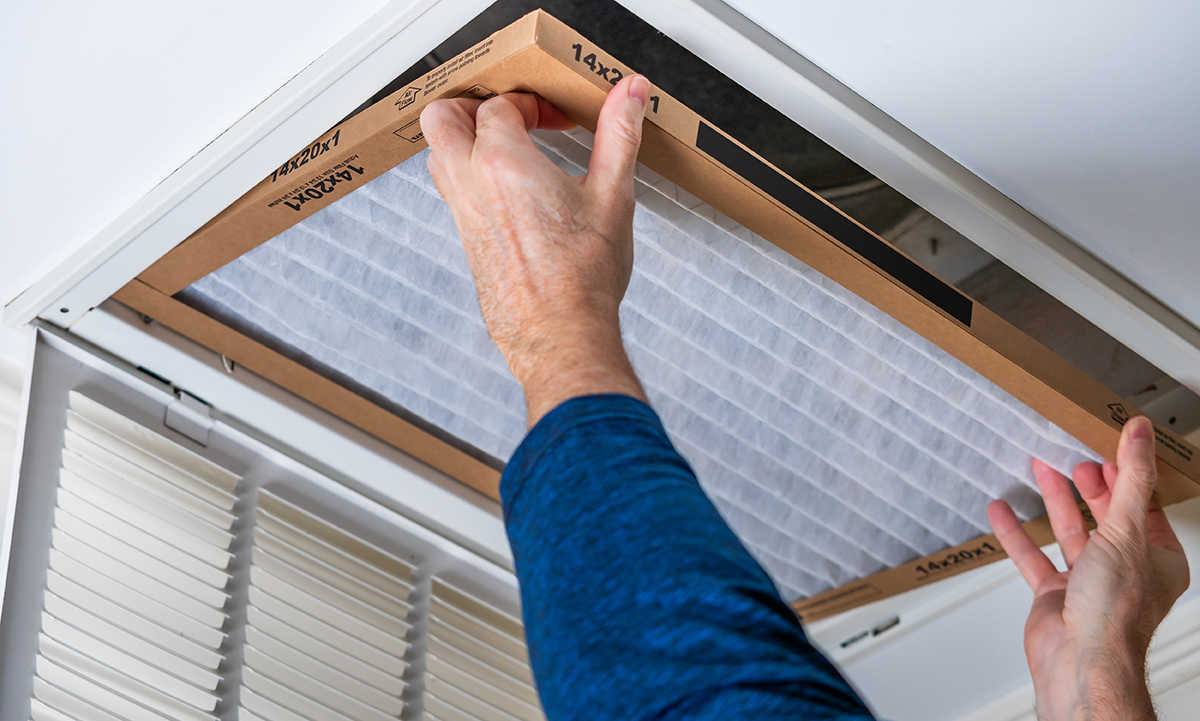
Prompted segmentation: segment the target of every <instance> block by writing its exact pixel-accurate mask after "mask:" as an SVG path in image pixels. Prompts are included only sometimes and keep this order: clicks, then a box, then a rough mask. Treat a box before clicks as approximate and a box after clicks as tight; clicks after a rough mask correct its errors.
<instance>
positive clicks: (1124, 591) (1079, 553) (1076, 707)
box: [988, 416, 1188, 721]
mask: <svg viewBox="0 0 1200 721" xmlns="http://www.w3.org/2000/svg"><path fill="white" fill-rule="evenodd" d="M1033 470H1034V475H1035V476H1036V478H1037V482H1038V488H1040V489H1041V492H1042V497H1043V498H1044V499H1045V502H1046V513H1047V515H1048V516H1049V517H1050V525H1051V527H1052V528H1053V529H1054V536H1055V538H1056V539H1058V545H1059V548H1061V549H1062V553H1063V559H1064V560H1065V561H1066V564H1067V570H1066V571H1059V570H1058V569H1057V568H1055V567H1054V564H1053V563H1051V562H1050V559H1049V558H1047V557H1046V554H1044V553H1042V550H1041V549H1040V548H1038V547H1037V546H1036V545H1035V544H1034V543H1033V541H1032V540H1031V539H1030V538H1029V535H1028V534H1027V533H1025V529H1024V528H1023V527H1022V526H1021V524H1020V521H1018V520H1017V517H1016V515H1015V514H1014V513H1013V511H1012V508H1011V507H1009V505H1008V504H1007V503H1005V502H1004V501H993V502H992V504H991V505H990V506H988V520H990V521H991V524H992V528H993V529H994V530H995V532H996V536H997V537H998V538H999V539H1000V542H1001V544H1003V546H1004V550H1005V551H1007V552H1008V555H1009V556H1010V557H1011V558H1012V560H1013V562H1014V563H1016V565H1017V568H1018V569H1019V570H1020V571H1021V575H1022V576H1024V577H1025V581H1026V583H1028V584H1029V587H1030V588H1032V589H1033V608H1032V609H1030V612H1029V619H1028V621H1027V622H1026V624H1025V655H1026V657H1027V659H1028V661H1029V670H1030V673H1031V675H1032V676H1033V686H1034V693H1035V696H1036V698H1037V713H1038V718H1039V719H1042V720H1043V721H1050V720H1054V721H1057V720H1059V719H1062V720H1063V721H1066V720H1067V719H1080V718H1087V719H1093V720H1095V721H1109V720H1111V721H1117V720H1118V719H1119V720H1120V721H1131V720H1133V719H1137V720H1138V721H1142V720H1143V719H1147V720H1148V719H1153V718H1154V710H1153V706H1152V704H1151V702H1150V694H1149V691H1148V690H1147V688H1146V668H1145V664H1146V653H1147V651H1148V649H1149V647H1150V639H1151V637H1152V636H1153V635H1154V631H1155V629H1156V628H1157V627H1158V625H1159V624H1160V623H1161V622H1162V620H1163V619H1164V618H1165V617H1166V615H1167V613H1168V612H1169V611H1170V610H1171V606H1172V605H1173V604H1174V603H1175V601H1176V600H1177V599H1178V598H1179V596H1180V595H1181V594H1182V593H1183V592H1184V590H1185V589H1187V587H1188V562H1187V558H1186V556H1185V555H1184V552H1183V546H1182V545H1180V543H1179V539H1178V538H1176V536H1175V532H1174V531H1173V530H1172V529H1171V524H1170V523H1169V522H1168V521H1167V516H1166V514H1165V513H1164V512H1163V510H1162V508H1161V507H1159V505H1158V504H1157V503H1156V502H1155V501H1154V500H1153V498H1152V494H1153V493H1154V483H1155V480H1156V477H1157V475H1156V474H1157V470H1156V467H1155V454H1154V429H1153V427H1152V425H1151V423H1150V421H1149V420H1147V419H1146V418H1145V417H1142V416H1139V417H1137V418H1132V419H1130V420H1129V422H1128V423H1126V424H1125V428H1124V430H1123V431H1122V433H1121V440H1120V443H1119V444H1118V447H1117V462H1116V463H1111V462H1106V463H1105V464H1104V465H1103V466H1098V465H1096V464H1095V463H1081V464H1080V465H1079V466H1077V467H1076V468H1075V473H1074V478H1075V487H1076V488H1077V489H1078V490H1079V494H1080V495H1081V496H1082V497H1083V500H1084V501H1086V502H1087V504H1088V507H1089V508H1090V509H1091V511H1092V514H1093V515H1094V516H1095V517H1096V521H1097V524H1098V525H1097V528H1096V531H1095V533H1092V534H1090V535H1089V534H1088V530H1087V526H1085V525H1084V522H1083V515H1082V514H1081V512H1080V509H1079V507H1078V506H1077V505H1076V503H1075V496H1074V494H1073V493H1072V492H1071V485H1070V482H1069V481H1068V480H1067V479H1066V478H1065V477H1064V476H1063V475H1062V474H1061V473H1059V472H1057V471H1055V470H1054V469H1052V468H1050V467H1049V466H1047V465H1045V464H1043V463H1041V462H1039V461H1034V465H1033Z"/></svg>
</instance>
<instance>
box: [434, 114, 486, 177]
mask: <svg viewBox="0 0 1200 721" xmlns="http://www.w3.org/2000/svg"><path fill="white" fill-rule="evenodd" d="M480 102H481V101H479V100H474V99H471V98H456V99H454V100H435V101H434V102H432V103H430V104H429V105H426V106H425V109H424V110H422V111H421V132H422V133H423V134H424V135H425V140H426V141H428V142H429V149H430V153H431V154H432V155H435V156H437V157H438V160H439V162H441V164H442V168H443V170H444V171H446V172H445V175H447V176H448V178H449V179H450V180H451V181H453V180H454V179H455V178H456V177H458V175H459V174H460V172H462V171H463V170H465V169H466V166H467V163H468V162H469V161H470V159H471V151H472V149H473V148H474V147H475V139H476V138H475V114H476V112H477V111H478V110H479V105H480Z"/></svg>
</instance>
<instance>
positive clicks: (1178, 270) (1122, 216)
mask: <svg viewBox="0 0 1200 721" xmlns="http://www.w3.org/2000/svg"><path fill="white" fill-rule="evenodd" d="M727 2H728V4H729V5H731V6H733V7H735V8H737V9H738V10H739V11H741V12H742V13H743V14H744V15H746V16H747V17H748V18H750V19H751V20H753V21H755V22H756V23H757V24H759V25H760V26H761V27H763V28H765V29H766V30H767V31H768V32H771V33H772V34H774V35H775V36H776V37H778V38H779V39H780V40H782V41H784V42H785V43H787V44H789V45H790V46H791V47H792V48H794V49H795V50H796V51H797V52H799V53H800V54H801V55H804V56H805V57H807V58H808V59H809V60H811V61H813V62H814V63H816V64H817V65H819V66H821V67H822V68H823V69H824V70H826V71H827V72H829V73H830V74H832V75H833V76H835V77H836V78H838V79H839V80H841V81H842V82H843V83H845V84H846V85H847V86H849V87H850V88H851V89H853V90H854V91H856V92H857V93H859V94H860V95H862V96H863V97H864V98H866V99H867V100H868V101H870V102H872V103H873V104H875V105H876V106H878V107H879V108H881V109H882V110H883V111H884V112H886V113H888V114H889V115H891V116H892V117H894V118H895V119H897V120H898V121H900V122H901V123H902V124H904V125H905V126H907V127H908V128H909V129H911V130H913V131H914V132H916V133H917V134H918V135H920V136H921V137H922V138H924V139H925V140H927V141H929V142H930V143H932V144H933V145H935V146H937V147H938V148H939V149H940V150H942V151H943V152H945V153H946V154H948V155H950V156H951V157H952V158H954V159H955V160H957V161H958V162H960V163H962V164H963V165H965V166H966V167H967V168H969V169H970V170H972V171H974V172H975V173H976V174H978V175H979V176H980V177H982V178H983V179H984V180H985V181H987V182H988V183H990V184H992V185H993V186H995V187H996V188H998V189H999V190H1000V191H1002V192H1003V193H1005V194H1006V195H1008V196H1009V197H1010V198H1012V199H1013V200H1015V201H1017V202H1018V203H1020V204H1021V205H1023V206H1024V207H1025V208H1026V209H1028V210H1030V211H1031V212H1033V213H1034V214H1035V215H1037V216H1039V217H1040V218H1042V219H1043V220H1045V221H1047V222H1048V223H1049V224H1050V225H1052V226H1054V227H1056V228H1057V229H1058V230H1059V231H1061V232H1063V233H1064V234H1065V235H1067V236H1068V237H1070V238H1072V239H1073V240H1074V241H1075V242H1076V243H1078V244H1080V245H1082V246H1084V247H1085V248H1087V249H1088V250H1090V251H1091V252H1092V253H1093V254H1094V255H1096V256H1098V257H1100V258H1101V259H1102V260H1104V261H1106V262H1107V263H1108V264H1109V265H1111V266H1113V267H1114V268H1116V269H1117V270H1119V271H1120V272H1121V273H1123V274H1125V275H1126V276H1127V277H1128V278H1130V279H1131V280H1133V281H1134V282H1135V283H1137V284H1138V285H1140V286H1142V287H1143V288H1144V289H1145V290H1147V291H1148V292H1149V293H1150V294H1151V295H1155V296H1157V297H1158V298H1159V299H1160V300H1162V301H1163V302H1165V303H1166V304H1167V305H1168V306H1171V307H1172V308H1174V309H1175V311H1176V312H1178V313H1180V314H1181V315H1183V316H1185V317H1187V318H1189V319H1190V320H1191V322H1192V323H1193V324H1194V325H1197V326H1200V283H1197V281H1196V277H1197V276H1196V273H1197V270H1196V269H1197V268H1200V242H1196V239H1197V236H1196V232H1197V231H1196V229H1197V228H1200V203H1197V202H1196V198H1197V197H1200V142H1197V140H1196V136H1195V131H1196V128H1197V127H1200V43H1198V42H1196V40H1197V34H1196V30H1197V28H1200V3H1195V2H1191V1H1190V0H1150V1H1148V2H1140V3H1127V2H1120V1H1119V0H1063V1H1062V2H1054V3H1044V2H1037V1H1036V0H1012V1H1010V2H993V3H980V2H971V3H964V2H958V1H956V0H922V1H921V2H893V1H890V0H845V1H843V2H825V1H822V2H815V1H814V0H727ZM1048 290H1050V291H1051V292H1053V289H1048Z"/></svg>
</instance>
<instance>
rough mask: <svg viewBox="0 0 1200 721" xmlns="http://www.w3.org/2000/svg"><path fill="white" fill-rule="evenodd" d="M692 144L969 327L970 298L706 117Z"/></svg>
mask: <svg viewBox="0 0 1200 721" xmlns="http://www.w3.org/2000/svg"><path fill="white" fill-rule="evenodd" d="M696 147H697V148H699V149H700V150H703V151H704V152H705V153H708V155H709V157H711V158H712V159H713V160H716V161H717V162H719V163H721V164H722V165H724V166H725V167H726V168H729V169H730V170H732V171H733V172H735V173H737V174H738V175H740V176H742V177H743V178H744V179H746V180H747V181H749V182H750V183H753V184H754V185H755V186H757V187H758V188H759V189H760V190H762V191H763V192H764V193H766V194H767V195H769V196H771V197H772V198H774V199H775V200H778V201H779V202H780V203H783V204H784V205H785V206H787V207H789V208H791V209H792V210H794V211H795V212H796V213H797V214H799V215H800V216H802V217H803V218H805V219H806V220H808V221H809V222H810V223H812V224H813V225H815V226H817V227H818V228H820V229H821V230H823V231H825V232H826V233H828V234H829V235H830V236H832V237H833V238H835V239H837V240H838V242H840V243H842V244H843V245H845V246H846V247H847V248H849V249H851V250H853V251H854V252H855V253H858V254H859V255H861V256H862V257H863V258H864V259H866V260H867V261H868V262H870V263H871V264H872V265H874V266H875V267H876V268H879V269H880V270H882V271H883V272H884V273H887V274H888V275H890V276H891V277H893V278H895V279H896V280H897V281H899V282H901V283H903V284H904V285H905V286H907V287H908V288H910V289H912V290H913V291H914V292H915V293H916V294H917V295H919V296H921V297H922V298H924V299H925V300H927V301H929V302H930V303H932V304H934V305H935V306H937V307H938V308H941V309H942V310H944V311H945V312H946V313H947V314H948V315H950V317H952V318H955V319H957V320H958V321H959V322H961V323H962V324H963V325H965V326H967V327H970V325H971V306H972V301H971V299H970V298H968V297H967V296H965V295H963V294H962V293H960V292H958V291H957V290H956V289H955V288H954V287H953V286H951V285H950V284H949V283H946V282H945V281H943V280H942V279H940V278H938V277H937V276H936V275H934V274H933V273H930V272H929V271H927V270H925V269H924V268H922V267H921V266H920V265H918V264H917V263H915V262H913V261H912V260H911V259H910V258H908V257H907V256H905V255H904V254H903V253H901V252H900V251H898V250H896V249H895V248H894V247H892V246H891V245H890V244H888V243H887V241H884V240H883V239H881V238H879V237H877V236H875V235H874V234H872V233H871V232H870V231H868V230H865V229H864V228H863V227H862V226H860V225H858V224H857V223H855V222H854V221H852V220H850V219H849V218H847V217H846V216H844V215H842V214H841V213H840V212H838V211H837V209H836V208H833V207H831V206H829V205H827V204H826V203H825V202H823V201H822V200H821V199H820V198H818V197H817V196H815V195H813V194H812V193H809V192H808V191H807V190H805V189H804V188H803V187H802V186H800V185H797V184H796V183H795V182H794V181H793V180H792V179H791V178H789V177H787V176H786V175H784V174H783V173H780V172H779V171H778V170H775V169H774V168H772V167H771V166H769V165H767V164H766V163H764V162H763V161H761V160H759V159H758V158H756V157H754V156H753V155H751V154H750V153H749V152H747V151H746V150H744V149H742V147H741V146H739V145H738V144H737V143H735V142H733V141H732V140H730V139H729V138H726V137H725V136H724V135H722V134H720V133H718V132H717V131H716V130H714V129H713V128H712V127H710V126H709V125H708V124H706V123H703V122H702V123H700V129H699V131H697V133H696Z"/></svg>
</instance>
